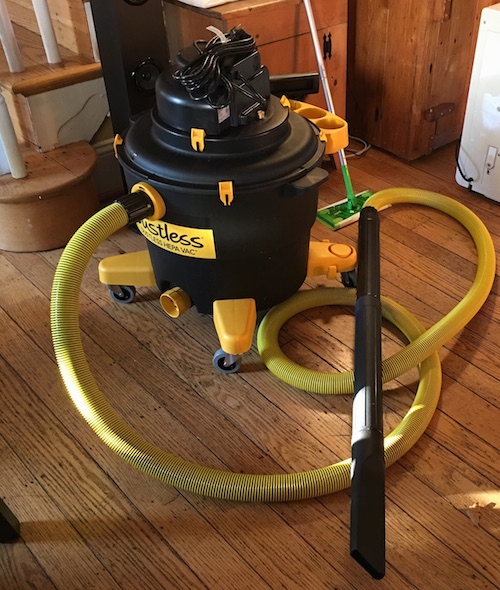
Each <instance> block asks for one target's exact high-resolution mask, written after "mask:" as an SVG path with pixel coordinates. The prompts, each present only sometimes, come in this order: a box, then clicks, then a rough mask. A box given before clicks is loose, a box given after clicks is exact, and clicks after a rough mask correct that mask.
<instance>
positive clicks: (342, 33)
mask: <svg viewBox="0 0 500 590" xmlns="http://www.w3.org/2000/svg"><path fill="white" fill-rule="evenodd" d="M324 37H325V38H326V41H327V42H328V40H329V39H331V57H329V55H330V53H329V52H328V53H327V55H326V58H325V59H324V64H325V70H326V75H327V80H328V84H329V87H330V92H331V94H332V98H333V104H334V107H335V112H336V114H337V115H339V116H340V117H345V105H346V51H347V49H346V46H347V23H344V24H339V25H335V26H334V27H328V28H326V29H320V30H319V31H318V38H319V41H320V46H321V47H323V39H324ZM259 51H260V54H261V57H262V63H263V64H265V65H266V66H267V67H268V69H269V72H270V73H271V74H290V73H295V72H303V73H306V72H318V71H319V68H318V62H317V60H316V54H315V52H314V46H313V42H312V38H311V35H310V33H305V34H302V35H298V36H297V37H290V38H288V39H282V40H281V41H276V42H274V43H267V44H265V45H262V46H260V47H259ZM306 100H307V102H310V103H311V104H315V105H317V106H320V107H323V108H326V100H325V97H324V93H323V87H322V84H321V83H320V90H319V93H318V94H311V95H309V96H308V97H307V99H306Z"/></svg>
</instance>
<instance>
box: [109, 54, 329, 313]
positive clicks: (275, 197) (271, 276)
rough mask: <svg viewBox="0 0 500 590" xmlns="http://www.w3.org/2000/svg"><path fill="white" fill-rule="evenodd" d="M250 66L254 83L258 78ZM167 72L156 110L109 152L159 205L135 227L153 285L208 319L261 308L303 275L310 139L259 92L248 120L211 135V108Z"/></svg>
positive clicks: (312, 132) (315, 154)
mask: <svg viewBox="0 0 500 590" xmlns="http://www.w3.org/2000/svg"><path fill="white" fill-rule="evenodd" d="M252 59H254V58H252ZM253 63H254V64H255V65H257V66H258V67H257V78H258V80H259V84H261V82H262V80H263V79H262V76H263V75H264V77H265V76H266V73H265V72H264V74H263V73H262V69H261V68H260V62H259V63H258V64H257V63H256V62H255V61H254V62H253ZM174 74H175V69H173V70H170V71H166V72H163V73H162V75H161V76H160V78H159V79H158V81H157V85H156V98H157V106H156V107H155V108H154V109H153V110H152V111H150V112H147V113H145V114H143V115H142V116H140V117H139V118H137V119H136V120H135V121H134V122H133V123H132V125H131V126H130V127H129V128H128V130H127V131H126V132H125V134H124V135H123V138H122V139H123V143H122V145H120V146H119V147H118V149H117V154H118V158H119V160H120V163H121V165H122V167H123V171H124V175H125V179H126V182H127V184H128V186H129V188H131V187H132V186H133V185H134V184H136V183H137V182H147V183H148V184H149V185H150V186H152V187H153V188H155V189H156V190H157V191H158V192H159V193H160V195H161V196H162V198H163V199H164V201H165V205H166V214H165V216H164V217H163V218H162V220H161V221H155V222H152V221H148V220H144V221H143V222H141V223H139V224H138V227H139V229H140V231H141V232H142V233H143V234H144V235H145V236H146V238H147V240H148V248H149V253H150V256H151V261H152V265H153V270H154V273H155V277H156V281H157V284H158V287H159V289H160V290H161V291H162V292H163V291H165V290H166V289H168V288H169V287H181V288H182V289H183V290H184V291H185V292H186V293H187V294H188V295H189V297H190V298H191V300H192V302H193V304H194V305H195V306H196V307H197V309H198V311H199V312H201V313H212V304H213V302H214V301H215V300H218V299H240V298H253V299H255V301H256V304H257V309H268V308H269V307H271V306H273V305H275V304H277V303H279V302H281V301H284V300H285V299H287V298H288V297H290V296H291V295H292V294H293V293H295V292H296V291H297V290H298V289H299V287H300V286H301V284H302V283H303V281H304V279H305V276H306V269H307V259H308V252H309V234H310V230H311V227H312V224H313V223H314V220H315V216H316V210H317V200H318V187H319V184H320V183H321V182H323V181H324V180H325V179H326V177H327V173H326V172H325V171H324V170H322V169H321V168H320V164H321V160H322V156H323V152H324V144H323V143H322V142H321V141H320V140H319V137H318V133H319V131H318V129H317V128H316V127H314V126H313V125H312V124H311V123H310V122H309V121H308V120H306V119H304V118H302V117H301V116H300V115H297V114H295V113H293V112H291V111H289V110H288V109H287V108H285V107H283V106H282V104H281V102H280V101H279V99H277V98H276V97H274V96H270V95H269V93H268V92H266V91H265V89H266V85H264V87H262V86H259V91H258V92H257V93H256V95H257V96H260V97H263V98H264V103H262V104H260V105H259V108H258V109H254V113H253V115H252V116H251V117H250V118H248V119H246V120H244V121H243V122H242V123H241V124H240V125H239V126H228V127H227V128H226V129H224V130H223V131H222V132H221V131H220V130H219V132H217V133H211V132H210V131H213V129H211V127H210V125H207V126H208V127H209V129H208V130H206V129H204V127H203V123H204V120H205V119H204V116H203V114H204V113H209V114H210V117H208V116H207V120H208V119H210V120H211V121H213V112H214V107H213V106H212V105H209V106H208V107H207V101H201V100H194V99H193V98H192V97H191V96H190V95H189V93H188V91H187V90H186V89H185V88H184V87H183V86H182V85H181V84H180V83H179V82H178V81H177V80H176V79H175V76H174ZM264 79H265V78H264ZM267 86H268V77H267ZM263 88H264V93H263V92H262V90H263ZM266 94H267V95H266ZM207 109H210V110H207ZM233 120H235V119H234V118H233ZM193 130H194V131H193ZM216 131H217V130H216ZM193 137H195V138H198V139H196V140H195V141H194V140H193ZM200 138H201V139H200ZM200 141H201V143H200Z"/></svg>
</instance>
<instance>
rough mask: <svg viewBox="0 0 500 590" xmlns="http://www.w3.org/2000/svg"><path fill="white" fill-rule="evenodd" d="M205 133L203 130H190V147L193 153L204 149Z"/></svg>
mask: <svg viewBox="0 0 500 590" xmlns="http://www.w3.org/2000/svg"><path fill="white" fill-rule="evenodd" d="M206 135H207V134H206V133H205V130H204V129H196V128H195V127H193V128H192V129H191V147H192V148H193V150H194V151H195V152H202V151H203V150H204V149H205V136H206Z"/></svg>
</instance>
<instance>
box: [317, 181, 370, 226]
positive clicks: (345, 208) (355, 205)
mask: <svg viewBox="0 0 500 590" xmlns="http://www.w3.org/2000/svg"><path fill="white" fill-rule="evenodd" d="M372 194H373V193H371V192H370V191H363V192H362V193H359V194H357V195H355V198H354V201H353V202H349V200H348V199H344V200H343V201H339V202H338V203H334V204H333V205H327V206H326V207H323V208H322V209H319V210H318V213H317V215H316V219H317V220H318V221H320V222H321V223H323V224H324V225H326V226H327V227H329V228H330V229H333V230H334V231H335V230H337V229H340V228H341V227H344V226H346V225H349V224H350V223H354V222H355V221H357V220H358V219H359V213H360V211H361V209H362V208H363V205H364V204H365V202H366V201H367V199H368V198H369V197H371V196H372Z"/></svg>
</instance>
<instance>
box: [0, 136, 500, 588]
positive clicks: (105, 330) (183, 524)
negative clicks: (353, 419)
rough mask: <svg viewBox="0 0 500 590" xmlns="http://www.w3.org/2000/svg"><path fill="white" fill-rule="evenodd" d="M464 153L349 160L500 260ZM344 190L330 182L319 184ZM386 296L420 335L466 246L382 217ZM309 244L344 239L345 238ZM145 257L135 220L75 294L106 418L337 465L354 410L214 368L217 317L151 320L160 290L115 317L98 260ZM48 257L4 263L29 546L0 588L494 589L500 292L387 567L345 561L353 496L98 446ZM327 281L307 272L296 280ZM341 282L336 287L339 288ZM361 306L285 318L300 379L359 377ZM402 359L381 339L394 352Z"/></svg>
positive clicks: (473, 333) (3, 366)
mask: <svg viewBox="0 0 500 590" xmlns="http://www.w3.org/2000/svg"><path fill="white" fill-rule="evenodd" d="M453 151H454V146H453V145H452V146H448V147H446V148H443V149H441V150H439V151H437V152H435V153H434V154H433V155H431V156H429V157H425V158H421V159H419V160H417V161H415V162H413V163H411V164H408V163H405V162H401V161H399V160H397V159H395V158H393V157H391V156H390V155H387V154H386V153H383V152H381V151H377V150H375V149H372V150H370V151H369V152H368V153H367V154H366V155H365V156H364V157H362V158H359V159H355V158H352V159H350V160H349V165H350V171H351V176H352V180H353V184H354V188H355V190H356V191H361V190H364V189H370V190H372V191H377V190H380V189H383V188H388V187H392V186H410V187H417V188H422V189H429V190H433V191H437V192H441V193H443V194H446V195H448V196H451V197H454V198H456V199H457V200H458V201H460V202H462V203H464V204H465V205H467V206H468V207H470V208H471V209H472V210H473V211H474V212H475V213H477V214H478V215H479V216H480V217H481V218H482V220H483V221H484V222H485V224H486V225H487V227H488V229H489V230H490V232H491V235H492V237H493V240H494V242H495V247H496V250H497V253H498V252H500V208H499V207H500V206H499V205H498V204H497V203H495V202H493V201H490V200H487V199H485V198H482V197H480V196H477V195H474V194H471V193H469V192H468V191H467V190H466V189H463V188H461V187H459V186H458V185H456V184H455V182H454V170H455V168H454V162H453ZM343 196H344V186H343V182H342V178H341V175H340V173H339V172H338V171H337V172H333V173H332V174H331V175H330V179H329V181H328V183H327V184H326V185H324V186H323V187H322V190H321V202H322V204H327V203H330V202H334V201H336V200H338V199H339V198H341V197H343ZM381 217H382V222H381V232H382V235H381V245H382V263H381V264H382V292H383V294H384V295H387V296H388V297H390V298H392V299H394V300H396V301H397V302H399V303H401V304H402V305H404V306H405V307H406V308H407V309H409V310H410V311H412V312H413V313H414V314H415V315H416V316H417V317H418V318H419V319H420V320H421V321H422V322H423V323H424V324H425V326H427V327H429V326H430V325H432V324H433V323H435V322H436V321H438V320H439V319H440V318H441V317H442V316H443V315H444V314H445V313H446V312H448V311H449V310H450V309H451V308H452V307H453V306H454V305H455V304H456V303H457V302H458V301H459V300H460V299H461V298H462V297H463V296H464V294H465V293H466V291H467V289H468V287H469V285H470V283H471V281H472V280H473V277H474V273H475V262H476V255H475V251H474V247H473V244H472V242H471V240H470V239H469V237H468V236H467V235H466V232H465V231H464V230H463V228H462V227H461V226H459V225H458V224H457V223H456V222H455V221H453V220H451V219H449V218H447V217H446V216H445V215H443V214H441V213H439V212H437V211H434V210H431V209H427V208H425V209H424V208H422V207H413V206H406V205H405V206H395V207H391V208H390V209H388V210H386V211H384V212H383V213H382V214H381ZM312 237H313V238H314V239H330V240H332V241H339V242H343V243H348V244H353V245H355V244H356V241H357V227H356V226H355V225H352V226H348V227H346V228H344V229H342V230H341V231H339V232H337V233H332V232H331V231H330V230H328V229H327V228H325V227H324V226H322V225H319V224H315V226H314V228H313V232H312ZM142 248H144V242H143V238H142V237H141V236H138V235H137V234H135V233H133V232H131V231H130V230H123V231H121V232H119V233H117V234H116V235H115V236H113V237H112V239H110V240H108V241H107V242H106V243H104V244H103V245H102V246H101V247H100V248H99V250H98V252H97V253H96V255H95V257H94V259H93V260H92V263H91V264H90V266H89V269H88V272H87V273H86V275H85V279H84V283H83V287H82V294H81V326H82V333H83V341H84V346H85V350H86V353H87V355H88V358H89V363H90V366H91V368H92V371H93V372H94V374H95V376H96V379H97V381H98V383H99V384H100V386H101V387H102V389H103V391H104V392H105V393H106V396H107V397H108V399H109V400H110V402H111V403H112V404H113V406H114V407H115V408H116V409H117V411H118V412H119V413H120V414H121V415H122V416H123V417H124V419H125V420H126V421H128V422H129V423H130V424H131V425H132V426H134V428H136V429H137V430H138V432H140V433H141V434H142V435H143V436H144V437H146V438H147V439H148V440H150V441H152V442H154V443H155V444H158V445H159V446H161V447H162V448H165V449H168V450H169V451H171V452H172V453H174V454H177V455H179V456H181V457H183V458H185V459H190V460H193V461H195V462H199V463H201V464H204V465H207V466H211V467H219V468H223V469H229V470H233V471H242V472H244V471H247V472H254V473H268V472H269V473H273V472H277V473H282V472H291V471H300V470H305V469H311V468H315V467H320V466H324V465H328V464H330V463H334V462H336V461H338V460H339V458H345V457H347V456H349V445H350V412H351V400H350V399H349V398H347V397H344V396H336V397H334V398H331V397H324V396H323V397H319V396H315V395H312V394H308V393H305V392H303V391H298V390H295V389H294V388H292V387H290V386H288V385H286V384H284V383H281V382H280V381H278V380H277V379H276V378H275V377H274V376H273V375H272V374H270V373H269V371H267V369H266V368H265V367H264V365H263V363H262V362H261V360H260V358H259V356H258V353H257V351H256V348H255V346H254V348H253V349H252V351H251V352H250V353H249V354H248V355H246V356H245V358H244V360H243V365H242V369H241V371H240V372H239V373H238V374H237V375H231V376H227V375H226V376H225V375H220V374H218V373H216V372H215V371H214V369H213V367H212V364H211V359H212V355H213V353H214V351H215V350H216V349H217V348H218V342H217V338H216V335H215V330H214V328H213V325H212V321H211V318H210V317H206V316H202V315H199V314H197V313H196V311H195V310H194V309H191V310H189V311H188V312H187V313H186V314H184V315H183V316H182V317H181V318H179V319H178V320H171V319H169V318H167V317H166V316H165V315H164V313H163V312H162V311H161V308H160V305H159V302H158V294H157V292H156V291H155V290H154V289H140V290H139V291H138V297H137V301H136V302H135V303H134V304H132V305H118V304H116V303H114V302H113V301H112V300H111V299H110V298H109V296H108V295H107V292H106V289H105V288H104V287H103V286H102V285H101V284H100V283H99V281H98V276H97V264H98V261H99V260H100V259H101V258H103V257H105V256H109V255H112V254H117V253H119V252H123V251H134V250H138V249H142ZM60 253H61V252H60V251H59V250H57V251H50V252H43V253H34V254H16V253H11V252H3V253H0V266H1V268H0V277H1V289H0V330H1V342H0V400H1V412H0V497H1V498H3V499H4V500H5V502H6V503H7V505H8V506H9V507H10V508H11V510H12V511H13V512H14V513H15V514H16V515H17V517H18V518H19V520H20V521H21V539H20V540H19V541H17V542H14V543H9V544H3V545H0V588H1V589H2V590H15V589H22V590H24V589H28V588H30V589H44V590H45V589H49V588H51V589H54V588H57V589H59V590H76V589H82V590H83V589H85V590H89V589H102V590H113V589H118V588H120V589H133V590H136V589H137V588H140V589H141V590H149V589H151V590H156V589H161V588H166V589H178V588H179V589H181V588H185V589H189V590H194V589H198V588H210V589H217V590H226V589H228V590H229V589H231V590H232V589H235V590H243V589H249V590H250V589H252V590H261V589H265V588H272V589H278V588H280V589H286V590H294V589H308V590H321V589H333V588H336V589H342V590H344V589H358V588H364V589H369V588H383V589H392V590H402V589H405V588H410V589H415V588H417V589H423V590H426V589H429V588H432V589H433V590H441V589H442V590H451V589H453V590H457V589H463V590H471V589H485V590H486V589H494V588H499V587H500V491H499V486H500V457H499V448H500V427H499V424H500V393H499V383H500V363H499V362H498V357H499V354H498V353H499V344H500V309H499V301H500V299H499V287H498V281H496V282H495V284H494V286H493V290H492V293H491V294H490V296H489V298H488V300H487V302H486V304H485V305H484V306H483V308H482V310H481V312H480V313H479V314H478V315H477V316H476V317H475V318H474V319H473V320H472V321H471V322H470V323H469V325H468V326H467V327H466V328H465V329H463V330H462V331H461V332H460V333H459V334H458V335H457V336H456V337H455V338H454V339H453V340H451V341H450V342H449V343H447V344H446V346H444V347H443V348H442V349H441V350H440V357H441V360H442V363H443V388H442V395H441V398H440V402H439V406H438V409H437V411H436V414H435V416H434V418H433V420H432V422H431V424H430V426H429V427H428V429H427V431H426V432H425V434H424V435H423V436H422V438H421V439H420V440H419V442H418V443H417V444H416V445H415V446H414V447H413V448H412V449H411V450H410V451H409V452H408V453H407V454H406V455H405V456H404V457H402V458H401V459H400V460H399V461H398V462H397V463H396V464H394V465H392V466H391V467H389V468H388V470H387V482H386V486H387V487H386V494H387V496H386V497H387V502H386V504H387V507H386V512H387V514H386V522H387V573H386V576H385V578H384V579H383V580H382V581H379V582H377V581H375V580H372V579H371V578H370V577H369V575H368V574H367V573H366V572H364V571H363V570H362V569H361V568H360V566H358V565H357V564H356V563H355V562H354V561H353V560H352V559H351V557H350V556H349V491H348V490H347V491H343V492H338V493H336V494H332V495H329V496H325V497H321V498H318V499H314V500H307V501H297V502H290V503H283V504H237V503H234V502H227V501H221V500H213V499H209V498H204V497H199V496H195V495H192V494H189V493H185V492H180V491H177V490H176V489H173V488H171V487H168V486H166V485H164V484H162V483H160V482H158V481H156V480H154V479H152V478H150V477H148V476H146V475H145V474H142V473H140V472H138V471H136V470H134V469H133V468H132V467H131V466H129V465H128V464H127V463H125V462H124V461H122V460H121V459H120V458H118V457H117V456H116V455H115V454H114V453H113V452H112V451H111V450H110V449H109V448H108V447H106V446H105V445H104V443H102V442H101V441H100V440H99V439H98V438H97V437H96V435H94V434H93V433H92V432H91V430H90V429H89V427H88V426H87V425H86V423H85V422H84V420H83V419H82V418H81V417H80V415H79V414H78V413H77V411H76V409H75V407H74V406H73V404H72V402H71V400H70V399H69V397H68V395H67V393H66V391H65V389H64V387H63V385H62V383H61V379H60V377H59V373H58V370H57V366H56V363H55V360H54V355H53V350H52V343H51V336H50V331H49V297H50V289H51V283H52V279H53V274H54V268H55V266H56V265H57V262H58V259H59V256H60ZM318 284H327V281H326V279H324V280H314V281H312V280H311V281H307V287H310V286H316V285H318ZM330 284H331V285H333V286H339V284H338V283H337V282H331V283H330ZM353 327H354V321H353V317H352V312H351V310H347V309H345V310H344V309H341V310H331V309H327V308H320V309H316V310H311V311H308V312H305V313H303V314H301V315H300V316H296V317H295V318H294V319H292V320H291V321H290V322H288V323H287V325H286V326H285V327H284V329H283V331H282V335H281V341H282V345H283V349H284V350H285V352H286V353H287V354H288V355H289V356H290V357H291V358H293V359H295V360H297V361H298V362H300V363H303V364H306V365H307V366H309V367H312V368H319V369H325V370H343V369H345V368H351V367H352V356H353V353H352V347H353V340H354V338H353ZM399 347H401V340H400V339H399V336H398V334H397V333H396V331H395V330H394V329H392V328H391V327H390V326H386V327H385V328H384V338H383V353H384V356H387V355H388V354H390V353H392V352H393V351H395V350H397V349H398V348H399ZM417 379H418V376H417V371H416V369H414V370H412V371H411V372H410V373H408V374H407V375H404V376H403V377H401V378H400V379H399V380H398V381H395V382H391V383H389V384H387V385H386V387H385V389H386V391H387V395H386V396H385V428H386V430H387V432H389V430H390V429H392V428H393V427H394V426H395V425H396V424H397V423H398V422H399V420H400V419H401V416H402V415H403V414H404V413H405V412H406V410H407V409H408V407H409V405H410V404H411V401H412V397H413V394H414V392H415V389H416V382H417Z"/></svg>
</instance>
